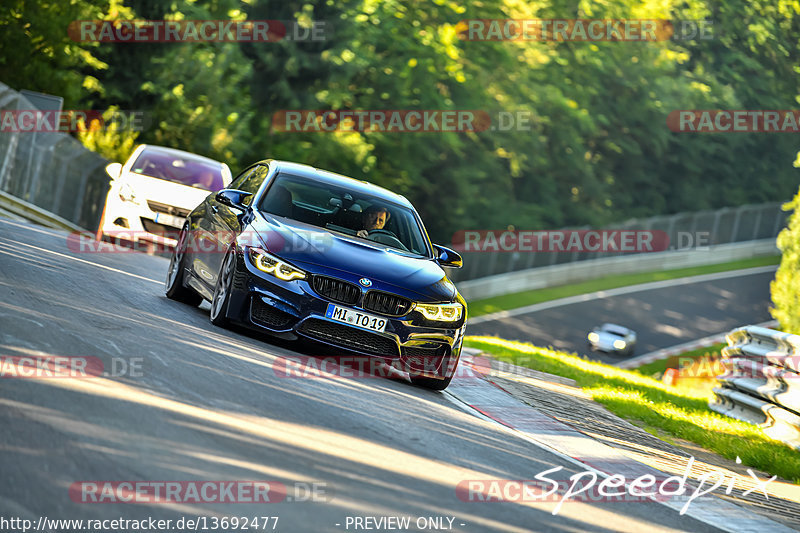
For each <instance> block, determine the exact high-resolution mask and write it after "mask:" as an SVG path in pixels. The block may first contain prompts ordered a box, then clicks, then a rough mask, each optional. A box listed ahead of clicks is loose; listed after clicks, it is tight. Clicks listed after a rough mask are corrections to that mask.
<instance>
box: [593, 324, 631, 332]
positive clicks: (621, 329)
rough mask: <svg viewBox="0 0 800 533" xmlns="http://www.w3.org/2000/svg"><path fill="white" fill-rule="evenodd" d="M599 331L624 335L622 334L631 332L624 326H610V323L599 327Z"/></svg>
mask: <svg viewBox="0 0 800 533" xmlns="http://www.w3.org/2000/svg"><path fill="white" fill-rule="evenodd" d="M600 329H601V330H602V331H617V332H619V333H624V334H628V333H630V332H631V330H630V329H628V328H626V327H625V326H620V325H619V324H611V323H610V322H607V323H605V324H603V325H602V326H600Z"/></svg>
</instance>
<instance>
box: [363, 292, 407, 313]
mask: <svg viewBox="0 0 800 533" xmlns="http://www.w3.org/2000/svg"><path fill="white" fill-rule="evenodd" d="M412 305H413V303H412V302H411V300H409V299H407V298H403V297H401V296H397V295H394V294H389V293H388V292H380V291H369V292H368V293H367V296H366V298H364V304H363V305H362V307H363V308H364V309H366V310H368V311H374V312H376V313H380V314H382V315H389V316H403V315H405V314H406V313H408V312H409V311H411V306H412Z"/></svg>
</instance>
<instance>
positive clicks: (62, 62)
mask: <svg viewBox="0 0 800 533" xmlns="http://www.w3.org/2000/svg"><path fill="white" fill-rule="evenodd" d="M579 17H583V18H597V19H615V18H667V19H692V20H696V19H703V18H708V19H711V20H713V22H714V38H713V39H710V40H702V39H694V40H684V41H678V40H674V41H671V40H666V41H659V42H596V43H588V42H534V41H510V42H492V41H485V42H479V41H468V40H462V39H460V38H459V34H458V30H459V28H460V26H459V21H462V20H466V19H472V18H579ZM99 18H104V19H133V18H138V19H161V18H167V19H175V20H180V19H194V20H199V19H235V20H244V19H250V20H258V19H279V20H296V21H298V23H299V24H300V25H306V26H308V25H309V24H311V22H312V21H321V22H323V23H324V24H325V39H324V40H321V41H296V40H282V41H279V42H275V43H238V44H234V43H224V42H207V43H183V44H173V43H150V44H113V43H106V44H99V43H79V42H75V41H72V40H70V39H69V37H68V35H67V32H66V27H67V26H68V24H69V22H71V21H73V20H80V19H99ZM799 22H800V5H798V4H797V2H795V1H793V0H777V1H775V2H762V1H759V2H752V1H749V0H732V1H727V0H726V1H723V0H688V1H683V0H682V1H678V0H643V1H641V2H633V1H631V0H611V1H603V2H599V1H596V0H578V1H575V0H569V1H566V0H548V1H537V2H525V1H522V0H484V1H482V2H479V3H471V4H470V3H466V4H465V3H461V2H454V1H450V0H436V1H434V2H430V1H424V2H423V1H420V0H410V1H403V2H400V1H399V0H386V1H383V2H375V1H373V0H344V1H334V0H304V1H299V0H286V1H282V2H275V1H271V0H248V1H247V2H243V3H242V2H239V1H237V0H175V1H174V2H170V3H165V2H154V1H153V0H104V1H101V2H99V3H91V2H89V0H73V1H71V2H66V3H65V2H59V3H54V2H52V1H51V0H10V1H9V2H5V3H4V7H2V8H0V29H2V31H0V47H1V48H2V49H3V50H5V51H10V50H13V51H14V53H13V54H12V53H8V52H7V53H5V54H2V57H0V81H3V82H4V83H7V84H9V85H11V86H12V87H14V88H16V89H21V88H27V89H33V90H40V91H43V92H50V93H58V94H61V95H62V96H64V97H65V101H66V102H65V106H66V107H67V108H76V107H77V108H84V109H85V108H92V109H107V108H109V107H110V106H118V107H119V108H120V109H123V110H143V111H145V112H147V113H149V114H150V115H151V116H152V121H151V124H152V127H151V128H150V129H148V130H146V131H144V132H142V133H141V135H140V137H139V139H138V140H139V141H141V142H151V143H156V144H165V145H169V146H174V147H178V148H181V149H184V150H189V151H193V152H197V153H201V154H203V155H207V156H209V157H213V158H217V159H220V160H224V161H226V162H227V163H228V164H229V165H230V166H231V168H232V169H233V170H234V171H236V169H237V168H241V167H243V166H244V165H247V164H249V163H250V162H252V161H254V160H256V159H262V158H267V157H276V158H283V159H291V160H299V161H303V162H307V163H309V164H313V165H316V166H320V167H322V168H328V169H331V170H335V171H338V172H341V173H344V174H349V175H352V176H354V177H356V178H361V179H366V180H369V181H373V182H375V183H378V184H380V185H383V186H386V187H388V188H391V189H393V190H396V191H398V192H400V193H401V194H404V195H406V196H407V197H408V198H409V199H410V200H411V201H412V202H413V203H414V205H415V206H417V208H418V209H419V211H420V212H421V214H422V216H423V218H424V219H425V221H426V224H427V227H428V231H429V233H430V234H431V236H432V237H433V238H434V239H435V240H438V241H441V242H445V243H446V242H449V239H450V238H451V236H452V235H453V234H454V233H455V232H456V231H459V230H464V229H499V228H506V227H508V226H514V227H516V228H518V229H542V228H553V227H564V226H581V225H587V224H592V225H603V224H607V223H609V222H612V221H619V220H623V219H627V218H631V217H645V216H650V215H655V214H666V213H674V212H678V211H683V210H686V211H689V210H698V209H705V208H715V207H721V206H733V205H739V204H744V203H753V202H760V201H770V200H771V201H776V200H783V199H786V198H788V197H789V195H790V194H791V193H792V192H793V190H794V188H795V187H796V177H795V174H794V173H793V171H792V169H791V168H787V166H786V164H785V162H786V161H788V160H790V159H789V158H790V157H791V156H793V154H794V151H795V150H796V147H794V146H793V140H792V136H790V135H785V134H690V133H674V132H671V131H670V130H669V129H668V128H667V127H666V124H665V121H666V116H667V115H668V113H669V112H670V111H672V110H679V109H720V108H727V109H748V108H749V109H791V108H793V107H795V106H796V105H797V103H798V101H800V100H798V98H800V96H799V93H798V76H797V67H796V65H797V64H798V59H800V57H798V56H800V54H799V53H798V51H799V50H800V49H799V47H800V44H799V42H798V39H797V37H796V35H797V30H798V23H799ZM287 109H310V110H326V109H337V110H367V109H429V110H439V109H443V110H466V109H472V110H483V111H486V112H488V113H489V114H490V115H491V116H492V117H493V124H495V125H497V118H498V113H500V112H510V113H517V112H519V111H521V112H527V113H531V114H532V120H531V122H530V127H529V128H526V129H511V130H507V131H503V130H500V129H495V130H487V131H482V132H461V133H455V132H447V133H430V132H428V133H381V132H351V133H341V132H340V133H314V132H307V133H280V132H274V131H272V129H271V117H272V115H273V114H274V113H275V112H276V111H280V110H287ZM83 138H84V139H85V141H86V142H87V143H88V144H89V145H92V146H96V144H91V143H92V142H94V141H90V140H89V139H88V137H86V136H83ZM112 144H113V143H112ZM116 144H117V145H118V146H124V145H125V144H124V142H122V141H120V142H118V143H116ZM443 206H444V207H445V208H443Z"/></svg>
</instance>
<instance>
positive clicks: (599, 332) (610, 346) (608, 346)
mask: <svg viewBox="0 0 800 533" xmlns="http://www.w3.org/2000/svg"><path fill="white" fill-rule="evenodd" d="M587 338H588V340H589V347H590V348H591V349H592V350H598V351H601V352H610V353H619V354H621V355H626V356H628V355H633V350H634V349H635V348H636V333H635V332H634V331H633V330H631V329H628V328H626V327H623V326H620V325H618V324H603V325H602V326H598V327H596V328H594V329H593V330H592V331H590V332H589V335H587Z"/></svg>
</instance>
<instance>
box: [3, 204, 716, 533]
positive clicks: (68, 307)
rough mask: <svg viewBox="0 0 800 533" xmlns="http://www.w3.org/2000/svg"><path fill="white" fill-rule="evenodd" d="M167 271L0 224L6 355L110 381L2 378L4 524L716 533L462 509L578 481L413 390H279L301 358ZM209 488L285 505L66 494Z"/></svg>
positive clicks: (637, 510) (682, 520)
mask: <svg viewBox="0 0 800 533" xmlns="http://www.w3.org/2000/svg"><path fill="white" fill-rule="evenodd" d="M166 267H167V261H166V260H165V259H163V258H160V257H151V256H146V255H141V254H133V253H131V254H107V253H106V254H89V253H83V254H81V253H73V252H71V251H69V250H68V248H67V247H66V238H65V235H64V234H62V233H59V232H55V231H51V230H46V229H42V228H37V227H32V226H28V225H26V224H24V223H19V222H12V221H9V220H7V219H2V218H0V342H1V346H2V348H0V356H2V357H4V358H6V359H8V357H10V356H36V355H39V356H44V355H49V356H67V357H78V358H85V357H94V358H98V359H99V360H100V361H102V363H103V368H104V371H105V372H106V373H108V372H109V371H111V370H112V369H114V368H116V374H118V375H106V374H104V375H103V376H98V377H87V378H82V379H76V378H40V379H25V378H5V379H0V428H2V431H0V475H1V476H0V478H1V479H2V480H3V483H1V484H0V517H3V518H6V519H8V518H11V517H18V518H22V519H29V520H33V521H34V523H36V522H37V520H38V518H39V517H42V516H45V517H47V518H48V519H115V518H123V519H129V520H130V519H144V518H147V517H153V518H161V519H171V520H173V521H177V520H178V519H180V518H181V517H188V518H193V517H197V516H205V517H209V518H212V517H217V518H219V517H223V516H236V517H249V518H250V519H252V518H254V517H265V516H272V517H275V516H277V517H279V519H278V522H277V527H276V528H275V529H274V530H276V531H284V532H290V533H297V532H306V531H308V532H311V531H313V532H322V531H354V530H356V528H355V527H354V522H353V521H352V518H351V522H350V527H347V524H348V518H347V517H356V516H357V517H362V518H363V517H373V518H376V519H379V518H380V517H388V516H411V517H412V524H414V523H415V522H414V520H415V519H416V518H417V517H451V518H453V523H452V531H470V532H471V531H554V532H579V531H598V532H611V531H635V532H641V531H716V529H715V528H713V527H711V526H709V525H706V524H704V523H701V522H698V521H696V520H694V519H691V518H688V517H687V516H679V515H678V514H677V513H676V512H674V511H671V510H669V509H668V508H666V507H664V506H662V505H659V504H657V503H654V502H646V503H635V504H634V503H631V504H620V503H573V504H568V505H565V506H564V507H563V508H562V509H561V511H560V512H559V513H558V514H557V515H553V514H552V512H551V511H552V510H553V507H554V504H553V503H550V502H547V503H524V504H523V503H511V502H504V503H480V502H468V501H462V500H461V499H459V498H458V497H457V495H456V490H455V489H456V486H457V485H458V483H459V482H460V481H463V480H468V479H511V480H515V479H532V477H533V476H534V475H535V474H537V473H540V472H543V471H545V470H548V469H550V468H553V467H555V466H562V467H563V468H564V470H563V477H564V478H566V477H567V476H569V475H571V474H573V473H576V472H578V471H579V469H578V468H577V467H576V466H575V465H574V464H572V463H570V462H567V461H566V460H564V459H562V458H561V457H560V456H558V455H555V454H553V453H551V452H548V451H545V450H543V449H541V448H538V447H535V446H533V445H531V444H530V443H529V442H527V441H525V440H523V439H522V438H518V437H515V436H514V435H512V434H510V433H509V432H508V431H505V430H502V428H498V427H497V425H495V424H492V423H490V422H488V421H484V420H481V419H479V418H477V417H474V416H472V415H470V414H469V413H467V412H465V411H464V410H462V409H460V408H459V407H458V406H456V405H455V404H454V403H453V402H452V401H450V400H449V399H448V396H447V394H443V393H437V392H431V391H427V390H424V389H420V388H416V387H414V386H411V385H410V384H409V383H407V382H406V381H405V380H401V379H395V380H391V379H324V380H323V379H303V378H286V377H282V375H281V373H280V372H276V371H275V365H278V366H279V365H280V364H281V361H282V360H283V359H282V358H284V357H285V356H287V355H292V354H293V352H292V350H293V349H294V348H295V346H294V345H291V344H274V343H272V344H271V343H266V342H264V341H263V340H262V339H260V338H258V337H255V336H252V335H249V334H245V333H242V332H232V331H228V330H224V329H220V328H217V327H214V326H212V325H211V324H210V323H209V320H208V314H207V312H206V311H204V310H202V309H200V308H191V307H187V306H185V305H182V304H180V303H177V302H173V301H170V300H168V299H166V298H165V297H164V296H163V291H162V278H163V276H164V275H165V271H166ZM641 312H642V313H644V311H643V310H642V311H641ZM206 480H211V481H220V480H226V481H233V480H240V481H248V480H249V481H254V480H256V481H265V480H266V481H269V482H272V483H273V485H272V486H273V487H274V486H275V484H274V482H276V481H277V482H281V483H283V486H285V487H286V488H287V491H288V497H287V499H286V500H284V501H282V502H280V503H274V498H273V503H260V504H253V503H202V504H200V503H195V502H194V500H191V501H184V502H182V503H136V504H133V503H121V502H116V503H103V504H99V503H82V498H83V499H88V500H90V501H91V497H88V498H87V497H86V496H85V491H86V488H87V487H90V486H91V485H86V484H84V485H80V486H79V487H82V489H83V490H84V492H83V493H81V492H80V491H79V492H78V493H73V494H72V497H71V496H70V492H69V490H70V487H73V486H74V484H75V483H79V482H93V483H96V484H97V486H99V487H102V486H104V484H105V483H107V482H121V481H131V482H133V483H135V482H148V483H153V482H171V481H181V482H185V481H195V482H200V481H206ZM312 484H317V485H316V487H317V489H318V490H317V491H316V496H314V497H312V498H310V501H308V491H307V489H308V488H309V487H312V486H313V485H312ZM115 486H116V485H115ZM90 492H91V491H90ZM92 494H93V495H94V496H95V497H97V496H98V492H92ZM131 494H132V493H131V491H130V490H129V491H128V492H120V491H117V490H110V491H109V492H108V494H106V493H99V496H100V500H103V499H104V497H105V499H106V501H108V500H111V499H113V498H120V499H121V498H124V497H126V495H127V497H132V496H131ZM273 495H274V493H273ZM245 498H246V496H245ZM304 499H305V500H306V501H303V500H304ZM75 500H77V501H75ZM290 500H291V501H290ZM174 523H175V522H173V524H174ZM366 523H367V522H362V524H366ZM208 524H209V525H210V524H211V522H208ZM443 524H444V525H448V524H449V522H448V521H447V520H445V521H444V522H443ZM373 525H374V523H373ZM6 527H8V526H6ZM271 527H272V523H271V522H270V528H268V529H269V530H272V529H271ZM0 529H3V530H4V531H13V530H14V529H11V528H9V529H6V528H5V527H3V528H0ZM250 529H253V528H250ZM258 529H263V528H262V527H261V526H259V528H258ZM361 529H364V528H361ZM64 530H67V529H64ZM120 530H122V529H120V528H119V527H117V528H113V527H111V528H109V529H99V531H120ZM172 530H175V531H179V530H178V529H175V528H174V527H173V529H172ZM200 530H203V529H202V528H200ZM208 530H210V529H208ZM223 530H225V529H223ZM227 530H233V528H230V527H229V528H227ZM384 530H388V529H384ZM409 530H411V531H417V530H419V529H417V528H416V527H412V528H411V529H409ZM428 530H432V528H430V527H429V528H428Z"/></svg>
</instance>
